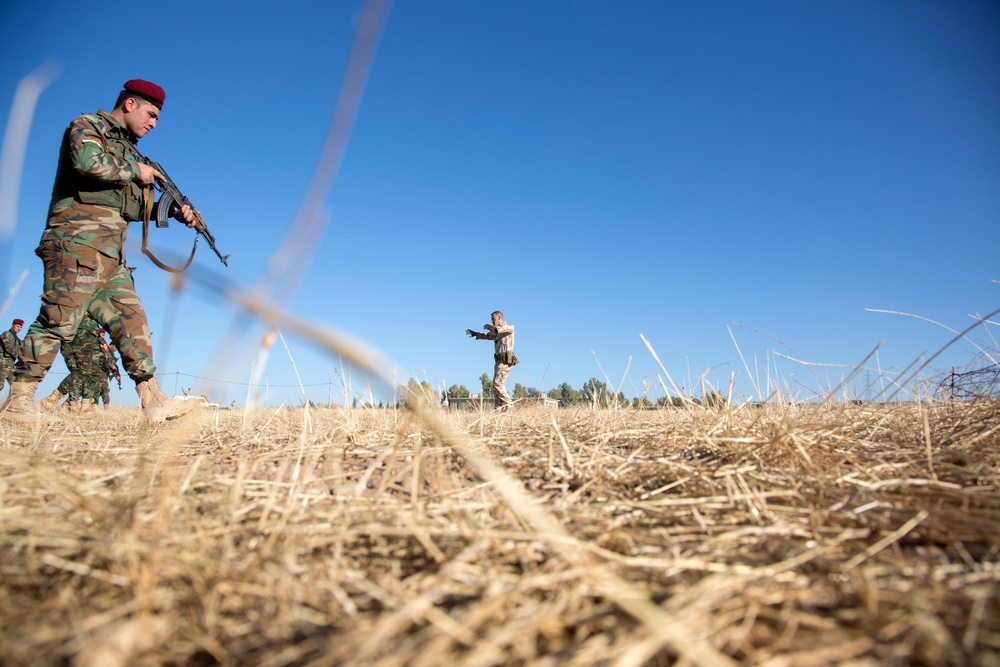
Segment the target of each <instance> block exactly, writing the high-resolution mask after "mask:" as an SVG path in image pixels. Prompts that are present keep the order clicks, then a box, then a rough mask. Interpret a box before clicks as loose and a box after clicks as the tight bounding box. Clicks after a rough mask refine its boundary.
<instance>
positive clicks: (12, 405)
mask: <svg viewBox="0 0 1000 667" xmlns="http://www.w3.org/2000/svg"><path fill="white" fill-rule="evenodd" d="M123 88H124V90H122V92H121V93H120V94H119V96H118V99H117V101H116V102H115V106H114V110H113V111H111V113H108V112H106V111H104V110H100V111H98V112H97V113H95V114H84V115H82V116H79V117H77V118H76V119H74V120H73V122H72V123H70V125H69V127H68V128H67V129H66V133H65V135H64V136H63V140H62V145H61V146H60V149H59V162H58V164H57V167H56V177H55V182H54V183H53V185H52V200H51V203H50V204H49V217H48V222H47V224H46V226H45V231H44V232H43V233H42V239H41V242H40V243H39V246H38V249H37V250H35V254H37V255H38V256H39V257H40V258H41V260H42V263H43V264H44V288H43V293H42V305H41V309H40V310H39V313H38V318H37V319H36V320H35V321H34V323H32V325H31V326H30V327H28V332H27V335H26V336H25V338H24V343H23V344H22V350H21V357H20V359H19V360H18V362H17V365H16V367H15V370H14V382H13V384H12V385H11V392H10V396H9V397H8V399H7V402H6V403H4V405H3V407H2V408H0V419H3V420H6V421H11V422H35V421H40V420H42V419H44V416H43V414H42V413H41V412H39V410H38V407H37V406H36V405H35V403H34V396H35V390H36V389H37V387H38V383H39V382H41V380H42V378H44V377H45V374H46V373H47V372H48V371H49V368H51V366H52V363H53V362H54V361H55V358H56V355H57V354H58V352H59V348H60V346H61V345H63V344H64V343H67V342H68V341H71V340H73V337H74V336H75V335H76V330H77V328H78V326H79V325H80V322H81V321H82V320H83V316H84V314H85V313H89V314H90V315H91V316H93V318H94V319H95V320H97V321H98V322H101V323H102V324H104V326H105V327H106V328H107V330H108V332H109V333H110V334H111V340H112V341H114V343H115V346H116V347H117V348H118V351H119V353H120V354H121V355H122V365H123V366H124V367H125V370H126V371H127V372H128V374H129V376H130V377H131V378H132V379H133V380H134V381H135V387H136V391H137V392H138V394H139V398H140V401H141V403H142V409H143V412H144V413H145V415H146V417H147V419H149V420H150V421H163V420H166V419H173V418H175V417H179V416H181V415H183V414H185V413H186V412H188V411H190V410H191V409H192V406H191V404H192V403H195V402H194V401H183V400H179V399H173V398H168V397H167V396H166V395H164V394H163V392H162V391H160V388H159V386H158V385H157V384H156V379H155V378H154V377H153V373H154V372H155V370H156V366H155V364H154V363H153V346H152V342H151V340H150V331H149V325H148V323H147V319H146V312H145V310H143V307H142V303H141V302H140V301H139V297H138V295H137V294H136V291H135V284H134V283H133V281H132V270H131V269H129V268H128V267H127V266H125V252H124V245H125V235H126V234H127V233H128V227H129V223H130V222H134V221H137V220H141V219H142V218H143V217H144V211H143V208H144V204H145V202H146V200H147V198H148V197H152V196H153V195H152V190H151V188H150V187H149V186H151V185H152V184H153V182H154V180H155V179H163V174H161V173H160V172H158V171H157V170H156V169H154V168H153V167H151V166H149V165H148V164H146V163H145V158H143V156H142V154H141V153H139V151H138V149H137V148H136V143H137V142H138V141H139V139H141V138H142V137H144V136H145V135H146V134H147V133H148V132H149V131H150V130H152V129H153V128H155V127H156V124H157V121H158V119H159V117H160V111H161V110H162V108H163V100H164V97H165V94H164V92H163V89H162V88H160V87H159V86H157V85H156V84H155V83H150V82H149V81H144V80H142V79H132V80H130V81H126V82H125V85H124V86H123ZM194 213H195V212H194V211H193V210H192V209H191V207H190V206H186V205H185V206H184V207H182V209H181V211H180V213H179V214H178V219H182V221H183V222H185V223H187V225H188V226H189V227H190V226H193V225H194V220H195V216H194Z"/></svg>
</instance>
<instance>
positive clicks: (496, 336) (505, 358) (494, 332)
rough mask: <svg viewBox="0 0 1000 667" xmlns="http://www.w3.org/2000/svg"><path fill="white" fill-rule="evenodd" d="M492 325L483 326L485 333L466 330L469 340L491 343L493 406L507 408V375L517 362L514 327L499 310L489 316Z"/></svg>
mask: <svg viewBox="0 0 1000 667" xmlns="http://www.w3.org/2000/svg"><path fill="white" fill-rule="evenodd" d="M490 319H491V320H492V322H493V324H487V325H485V328H486V333H479V332H478V331H473V330H472V329H466V330H465V333H467V334H468V335H469V336H470V337H471V338H475V339H476V340H491V341H493V405H494V406H496V407H497V408H509V407H510V406H511V405H513V401H511V400H510V394H508V393H507V387H506V386H505V383H506V382H507V375H508V374H510V369H511V368H513V367H514V365H515V364H516V363H517V362H518V359H517V357H515V356H514V325H513V324H510V323H508V322H504V321H503V313H501V312H500V311H499V310H495V311H493V313H492V314H491V315H490Z"/></svg>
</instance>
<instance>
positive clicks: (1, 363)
mask: <svg viewBox="0 0 1000 667" xmlns="http://www.w3.org/2000/svg"><path fill="white" fill-rule="evenodd" d="M4 381H6V382H7V384H10V383H11V382H13V381H14V362H13V361H11V360H9V359H6V358H4V359H0V391H3V383H4Z"/></svg>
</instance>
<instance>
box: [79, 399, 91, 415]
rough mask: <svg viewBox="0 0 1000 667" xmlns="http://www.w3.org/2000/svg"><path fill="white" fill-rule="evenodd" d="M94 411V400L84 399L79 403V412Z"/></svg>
mask: <svg viewBox="0 0 1000 667" xmlns="http://www.w3.org/2000/svg"><path fill="white" fill-rule="evenodd" d="M93 411H94V399H92V398H85V399H83V402H82V403H80V412H81V413H83V412H93Z"/></svg>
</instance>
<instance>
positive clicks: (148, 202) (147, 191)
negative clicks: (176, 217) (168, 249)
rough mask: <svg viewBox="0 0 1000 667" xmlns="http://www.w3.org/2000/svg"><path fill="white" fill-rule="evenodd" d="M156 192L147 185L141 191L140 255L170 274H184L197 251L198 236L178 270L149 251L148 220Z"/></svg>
mask: <svg viewBox="0 0 1000 667" xmlns="http://www.w3.org/2000/svg"><path fill="white" fill-rule="evenodd" d="M155 194H156V191H155V190H154V189H153V186H152V185H147V186H146V187H145V188H143V189H142V198H143V216H142V254H143V255H145V256H146V257H149V259H150V260H151V261H152V262H153V264H156V266H158V267H159V268H161V269H163V270H164V271H168V272H170V273H184V272H185V271H187V269H188V267H189V266H191V261H192V260H193V259H194V252H195V250H197V249H198V236H197V235H196V236H195V237H194V245H193V246H191V254H190V255H188V258H187V262H185V263H184V266H182V267H181V268H179V269H175V268H174V267H172V266H167V265H166V264H164V263H163V262H161V261H160V260H159V259H157V257H156V255H154V254H153V251H152V250H150V249H149V219H150V217H152V215H153V198H154V196H155Z"/></svg>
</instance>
